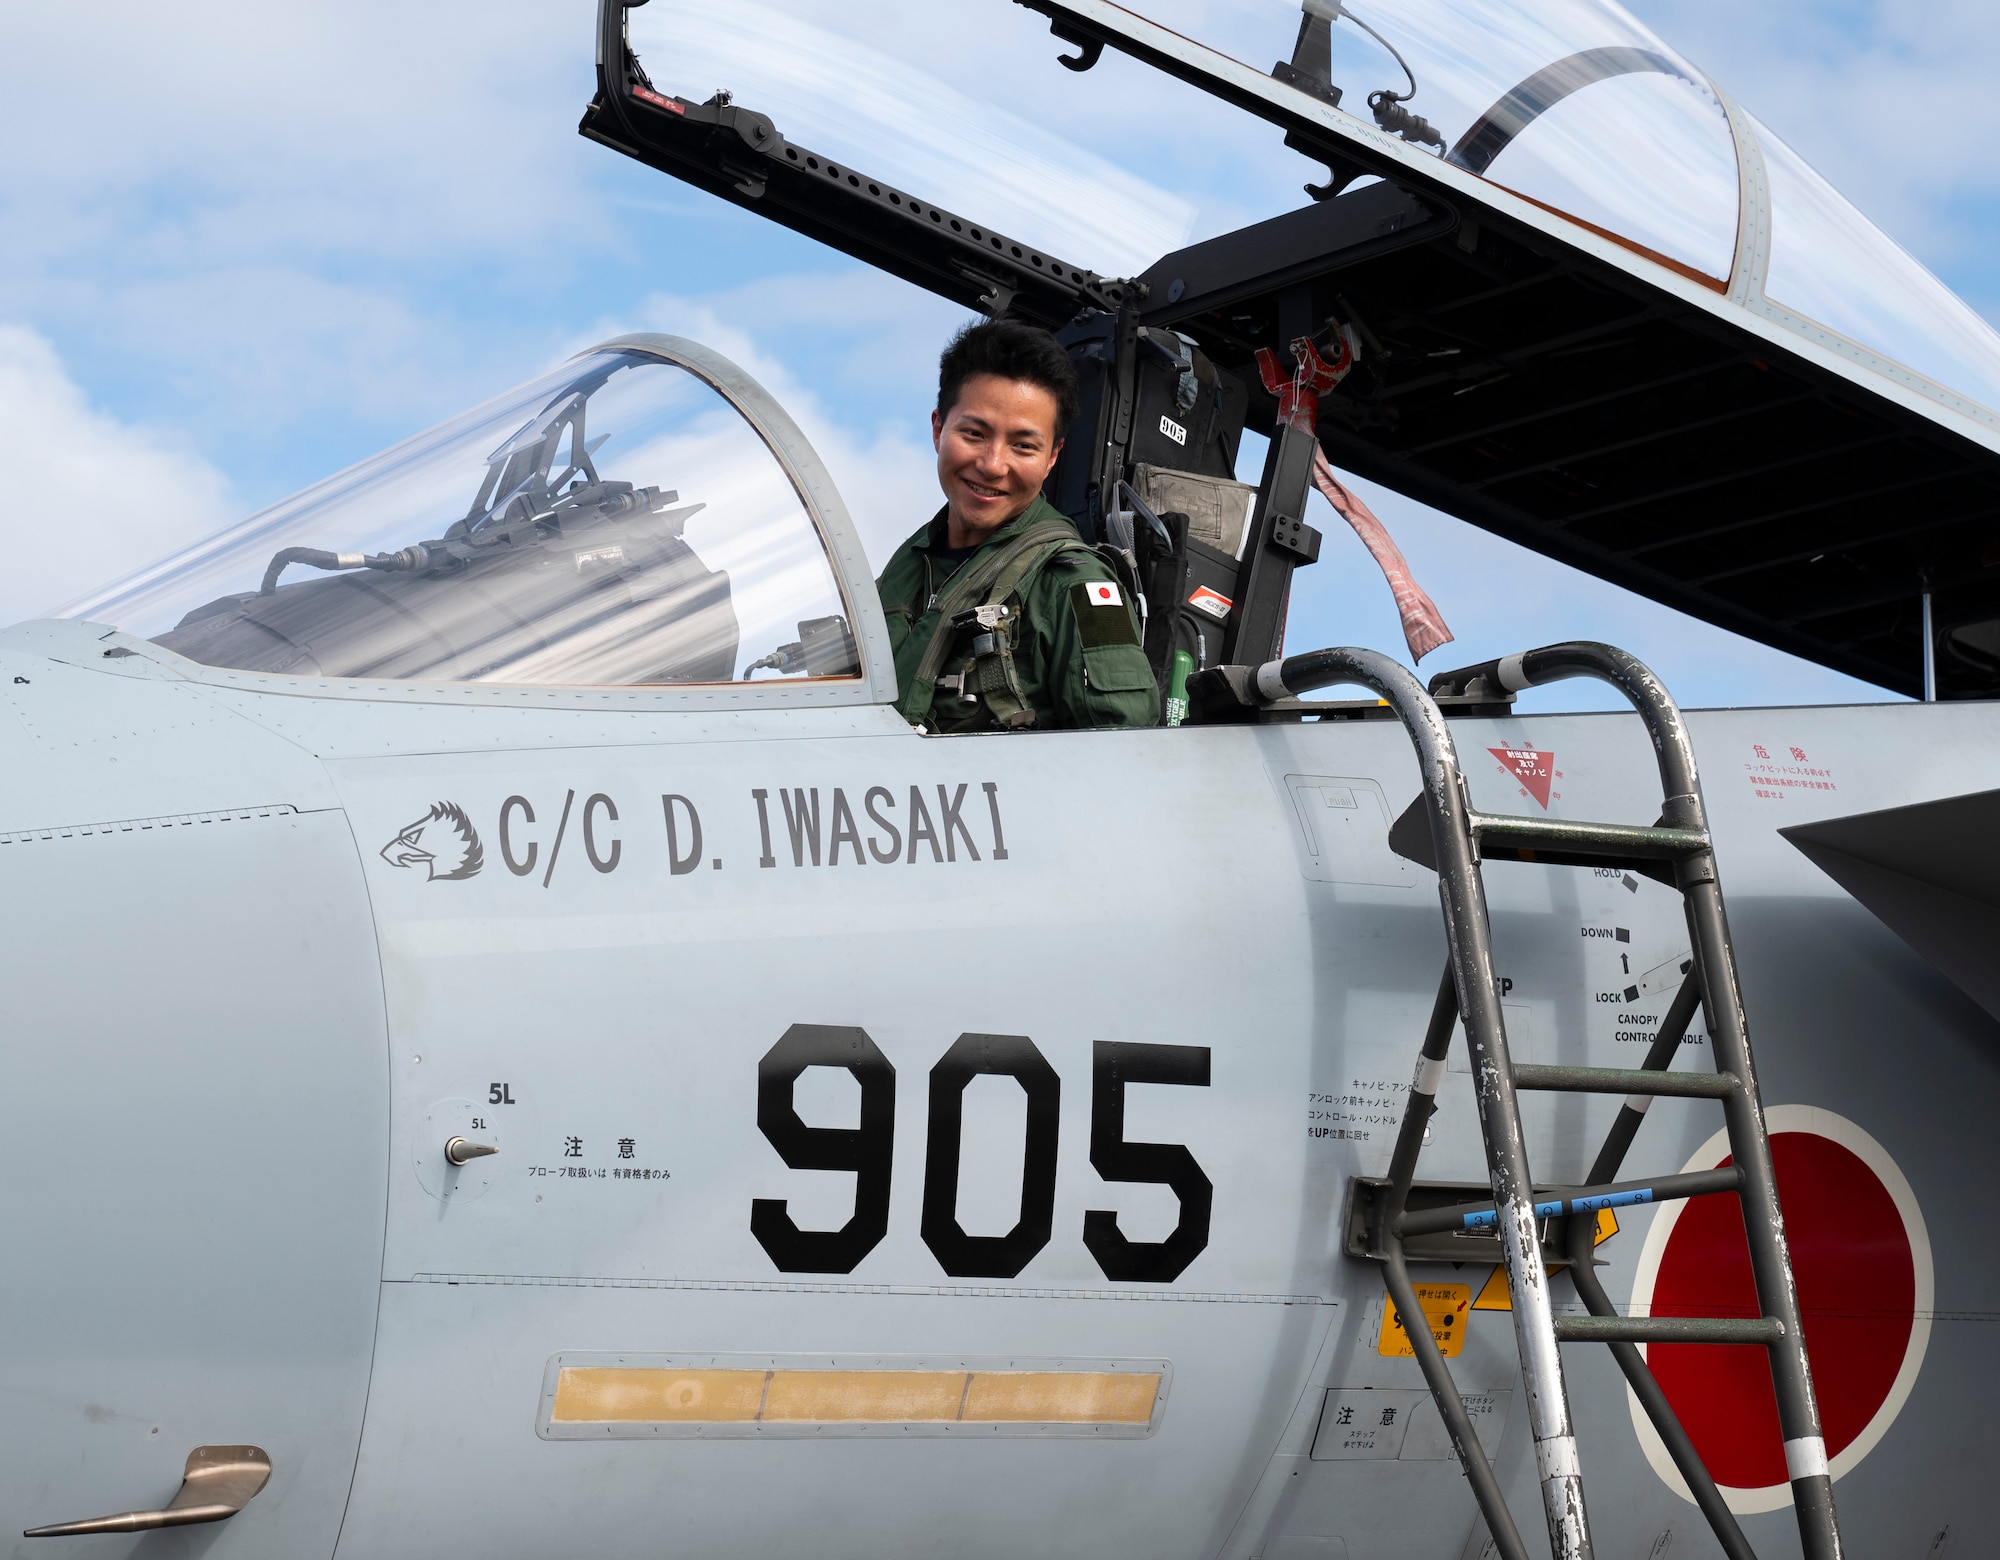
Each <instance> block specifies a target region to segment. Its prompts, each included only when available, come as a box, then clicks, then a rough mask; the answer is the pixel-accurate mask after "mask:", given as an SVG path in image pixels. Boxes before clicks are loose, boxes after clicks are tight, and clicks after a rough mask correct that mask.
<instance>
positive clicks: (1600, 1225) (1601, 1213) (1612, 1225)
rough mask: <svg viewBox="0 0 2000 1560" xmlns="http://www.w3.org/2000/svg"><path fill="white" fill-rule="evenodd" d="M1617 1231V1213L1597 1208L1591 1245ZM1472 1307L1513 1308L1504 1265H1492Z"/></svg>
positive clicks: (1556, 1268) (1607, 1238) (1595, 1244)
mask: <svg viewBox="0 0 2000 1560" xmlns="http://www.w3.org/2000/svg"><path fill="white" fill-rule="evenodd" d="M1617 1233H1618V1215H1617V1214H1615V1213H1613V1212H1612V1211H1611V1210H1610V1209H1609V1208H1600V1209H1598V1210H1597V1230H1596V1233H1595V1234H1593V1235H1592V1236H1591V1240H1590V1244H1591V1245H1592V1247H1597V1246H1601V1245H1603V1244H1604V1243H1605V1242H1606V1241H1607V1240H1609V1239H1611V1237H1612V1236H1614V1235H1616V1234H1617ZM1567 1266H1568V1264H1567V1263H1559V1264H1558V1265H1557V1266H1556V1267H1552V1268H1547V1269H1545V1270H1544V1271H1546V1272H1548V1273H1549V1274H1551V1275H1554V1274H1555V1273H1557V1272H1559V1271H1560V1270H1561V1269H1562V1268H1563V1267H1567ZM1472 1309H1473V1310H1475V1311H1511V1310H1513V1309H1514V1291H1513V1289H1512V1288H1510V1287H1509V1285H1508V1283H1507V1270H1506V1269H1505V1268H1504V1267H1501V1266H1499V1265H1498V1264H1497V1263H1496V1264H1495V1265H1494V1268H1493V1271H1492V1273H1490V1274H1489V1275H1488V1276H1487V1279H1486V1282H1485V1284H1484V1285H1482V1286H1481V1288H1480V1291H1479V1298H1478V1299H1477V1300H1475V1301H1473V1302H1472Z"/></svg>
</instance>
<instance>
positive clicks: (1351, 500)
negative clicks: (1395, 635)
mask: <svg viewBox="0 0 2000 1560" xmlns="http://www.w3.org/2000/svg"><path fill="white" fill-rule="evenodd" d="M1313 486H1314V487H1316V488H1318V489H1319V490H1320V492H1321V493H1323V494H1325V495H1326V501H1327V502H1328V503H1329V504H1331V505H1333V507H1334V508H1335V509H1336V510H1337V511H1339V513H1340V517H1341V518H1342V519H1343V520H1345V521H1346V522H1347V523H1348V524H1349V525H1351V526H1353V527H1354V534H1355V535H1356V536H1358V537H1360V538H1361V545H1362V546H1364V547H1366V548H1367V549H1368V551H1369V553H1370V554H1371V555H1372V556H1373V557H1374V559H1375V562H1376V563H1377V564H1378V565H1379V566H1380V567H1381V570H1382V573H1383V574H1384V575H1385V576H1386V577H1387V578H1388V581H1389V589H1390V590H1391V591H1392V592H1393V593H1394V595H1395V597H1396V611H1397V613H1398V614H1399V615H1400V616H1401V618H1402V620H1403V638H1404V639H1405V640H1407V641H1408V642H1409V646H1410V659H1411V660H1412V661H1421V660H1422V659H1423V658H1424V657H1425V656H1426V655H1428V654H1430V652H1431V651H1433V650H1435V649H1437V647H1438V646H1439V645H1444V644H1450V643H1451V639H1452V633H1451V630H1450V629H1449V628H1447V627H1445V621H1444V614H1443V613H1442V612H1440V611H1438V609H1437V603H1436V602H1434V601H1432V600H1431V598H1430V597H1429V596H1427V595H1425V594H1424V591H1423V587H1422V586H1420V585H1418V584H1417V582H1416V581H1415V580H1413V579H1411V578H1410V566H1409V565H1408V564H1407V563H1405V562H1404V561H1403V553H1402V549H1400V548H1399V547H1397V545H1396V544H1395V542H1394V541H1392V540H1391V539H1390V537H1389V532H1388V529H1387V528H1386V527H1385V526H1384V525H1383V524H1382V522H1381V521H1380V520H1378V519H1376V518H1375V512H1374V511H1373V510H1372V509H1370V508H1369V507H1368V506H1367V505H1366V504H1364V503H1363V502H1362V501H1361V499H1360V497H1359V496H1358V495H1357V494H1355V493H1352V492H1350V491H1349V490H1348V489H1347V488H1346V487H1345V486H1344V485H1343V484H1342V483H1341V480H1340V478H1338V477H1336V476H1335V475H1334V474H1333V467H1332V466H1330V465H1328V464H1327V459H1326V452H1325V451H1324V450H1318V449H1315V450H1314V451H1313Z"/></svg>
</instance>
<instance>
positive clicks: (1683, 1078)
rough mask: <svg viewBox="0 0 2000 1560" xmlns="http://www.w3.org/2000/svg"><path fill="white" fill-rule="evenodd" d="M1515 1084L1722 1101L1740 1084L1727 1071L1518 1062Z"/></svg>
mask: <svg viewBox="0 0 2000 1560" xmlns="http://www.w3.org/2000/svg"><path fill="white" fill-rule="evenodd" d="M1514 1087H1515V1088H1517V1089H1539V1090H1542V1091H1545V1092H1547V1093H1552V1094H1667V1095H1675V1096H1678V1097H1680V1098H1683V1099H1696V1100H1723V1099H1728V1098H1729V1096H1730V1095H1732V1094H1735V1093H1736V1092H1737V1091H1739V1090H1740V1089H1741V1088H1742V1087H1743V1085H1742V1084H1740V1083H1738V1082H1737V1081H1736V1079H1735V1078H1734V1077H1732V1076H1731V1075H1730V1074H1728V1073H1670V1072H1653V1071H1651V1070H1650V1069H1646V1068H1639V1067H1543V1066H1540V1065H1539V1064H1533V1063H1527V1062H1517V1063H1515V1065H1514Z"/></svg>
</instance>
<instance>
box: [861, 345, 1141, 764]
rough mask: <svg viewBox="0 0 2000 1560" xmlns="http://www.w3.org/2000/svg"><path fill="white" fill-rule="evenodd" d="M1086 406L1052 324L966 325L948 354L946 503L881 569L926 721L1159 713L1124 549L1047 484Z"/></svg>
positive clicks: (1020, 723)
mask: <svg viewBox="0 0 2000 1560" xmlns="http://www.w3.org/2000/svg"><path fill="white" fill-rule="evenodd" d="M1076 412H1077V380H1076V370H1075V369H1074V368H1073V367H1072V366H1071V364H1070V361H1069V355H1068V354H1067V353H1065V352H1064V351H1063V349H1062V347H1061V346H1060V345H1059V344H1058V343H1057V341H1056V339H1055V337H1053V336H1051V335H1050V334H1049V333H1048V332H1047V331H1045V330H1041V329H1038V328H1036V327H1035V326H1032V325H1025V324H1022V323H1020V322H1019V321H1015V320H1004V319H1003V320H992V321H987V322H984V323H981V324H977V325H970V326H967V327H966V328H965V329H964V330H962V331H960V332H959V333H958V335H957V336H956V337H955V338H953V340H952V343H951V345H950V346H948V347H947V348H945V351H944V356H943V357H942V358H941V359H940V360H939V363H938V400H937V409H936V410H935V411H933V412H932V413H931V442H932V443H933V444H934V445H935V446H936V448H937V474H938V485H939V486H940V487H942V488H943V489H944V498H945V503H944V508H942V509H940V510H939V511H938V512H937V514H936V515H935V516H934V517H933V518H932V519H931V520H930V522H929V523H928V524H927V525H925V526H923V527H922V528H921V529H920V530H919V531H918V532H917V534H916V535H914V536H912V537H911V538H910V539H909V540H908V541H907V542H905V543H903V545H902V546H901V547H900V548H898V549H897V550H896V555H895V556H894V557H893V558H891V559H890V560H889V566H888V567H887V568H886V569H884V570H883V571H882V577H881V578H880V579H879V580H878V581H877V582H876V586H877V588H878V589H879V590H880V592H881V595H882V607H883V610H884V612H886V613H887V615H888V619H889V643H890V646H891V647H892V648H893V649H894V651H895V654H896V679H897V684H898V686H899V687H900V688H901V690H902V693H901V697H900V698H899V699H898V700H897V705H896V707H897V709H898V710H899V711H901V713H902V714H903V716H904V718H905V719H907V720H909V721H910V722H911V723H912V724H913V725H916V726H920V727H922V728H923V729H924V730H926V731H936V732H966V731H998V730H1008V729H1020V728H1023V727H1029V726H1032V727H1036V728H1038V729H1051V728H1053V729H1058V730H1060V729H1068V728H1077V727H1098V726H1152V725H1157V724H1158V723H1159V719H1160V690H1159V685H1158V684H1157V683H1156V682H1155V681H1154V679H1153V671H1152V668H1151V666H1150V665H1149V664H1148V663H1147V661H1146V656H1145V652H1144V650H1143V649H1142V648H1141V647H1140V639H1139V619H1138V613H1137V607H1136V603H1135V601H1134V599H1133V597H1134V591H1133V587H1132V581H1131V579H1130V577H1129V576H1128V575H1127V574H1126V573H1125V570H1124V563H1123V560H1122V558H1120V557H1119V556H1118V555H1117V554H1115V553H1112V552H1110V551H1109V550H1108V549H1107V550H1104V551H1100V550H1098V549H1096V548H1093V547H1090V546H1088V545H1086V544H1085V542H1084V541H1083V539H1082V537H1081V536H1079V535H1078V534H1077V530H1076V527H1075V526H1074V525H1072V524H1071V523H1070V522H1069V520H1068V519H1067V518H1066V517H1065V516H1064V515H1063V514H1062V513H1061V512H1060V511H1058V510H1057V509H1055V508H1054V507H1053V506H1052V505H1051V504H1049V503H1048V501H1047V500H1046V499H1044V498H1043V497H1042V483H1043V482H1044V481H1046V480H1047V478H1048V475H1049V471H1050V469H1051V468H1052V467H1053V466H1054V465H1055V462H1056V456H1057V455H1059V454H1061V453H1062V445H1063V441H1062V430H1063V429H1065V428H1067V427H1068V426H1069V424H1070V421H1071V420H1072V419H1073V418H1074V417H1075V416H1076Z"/></svg>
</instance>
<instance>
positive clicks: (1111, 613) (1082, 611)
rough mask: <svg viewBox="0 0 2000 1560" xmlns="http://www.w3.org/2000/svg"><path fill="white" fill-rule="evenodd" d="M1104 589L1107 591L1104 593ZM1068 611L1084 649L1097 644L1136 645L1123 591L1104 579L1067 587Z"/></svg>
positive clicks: (1090, 648)
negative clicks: (1074, 616) (1074, 619)
mask: <svg viewBox="0 0 2000 1560" xmlns="http://www.w3.org/2000/svg"><path fill="white" fill-rule="evenodd" d="M1106 593H1108V594H1106ZM1069 605H1070V611H1071V612H1073V613H1075V615H1076V631H1077V635H1078V637H1079V638H1081V639H1082V640H1083V647H1084V649H1086V650H1094V649H1095V648H1097V646H1099V645H1136V644H1137V643H1138V642H1139V635H1138V632H1137V630H1135V629H1134V628H1133V627H1132V614H1131V613H1130V612H1128V611H1127V610H1126V608H1125V593H1124V592H1123V591H1122V590H1120V589H1119V588H1118V587H1117V586H1116V585H1114V584H1111V583H1110V582H1109V581H1106V580H1091V581H1088V582H1086V583H1083V584H1078V585H1072V586H1070V588H1069Z"/></svg>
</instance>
